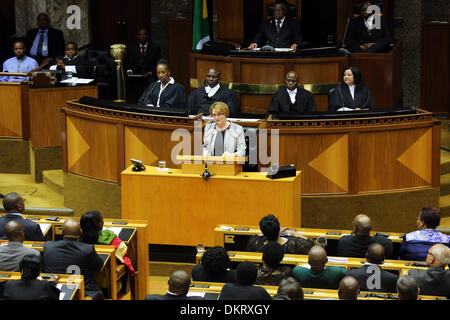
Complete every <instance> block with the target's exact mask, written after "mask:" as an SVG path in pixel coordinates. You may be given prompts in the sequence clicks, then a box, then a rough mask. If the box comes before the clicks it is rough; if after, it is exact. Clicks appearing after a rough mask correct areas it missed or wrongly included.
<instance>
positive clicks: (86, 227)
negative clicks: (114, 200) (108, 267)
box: [80, 210, 134, 276]
mask: <svg viewBox="0 0 450 320" xmlns="http://www.w3.org/2000/svg"><path fill="white" fill-rule="evenodd" d="M80 227H81V237H80V241H81V242H84V243H89V244H103V245H111V246H114V247H115V248H116V258H117V259H118V260H119V261H120V262H121V263H123V264H124V265H125V266H126V267H127V269H128V271H129V272H130V275H131V276H134V268H133V265H132V264H131V260H130V258H129V257H128V256H127V250H128V248H127V245H126V244H125V242H123V241H122V240H120V238H119V237H118V236H116V234H115V233H114V232H112V231H111V230H103V216H102V215H101V213H100V212H98V211H97V210H91V211H88V212H86V213H84V214H83V215H82V216H81V219H80Z"/></svg>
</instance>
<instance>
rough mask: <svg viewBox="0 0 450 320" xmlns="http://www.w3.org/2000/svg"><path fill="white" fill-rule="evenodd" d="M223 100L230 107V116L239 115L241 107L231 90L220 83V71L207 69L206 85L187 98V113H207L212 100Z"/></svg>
mask: <svg viewBox="0 0 450 320" xmlns="http://www.w3.org/2000/svg"><path fill="white" fill-rule="evenodd" d="M217 101H221V102H224V103H225V104H226V105H227V106H228V108H229V109H230V115H231V117H239V114H240V113H241V109H240V106H239V101H238V99H237V97H236V94H235V93H234V91H233V90H230V89H228V88H226V87H224V86H221V85H220V72H219V71H218V70H216V69H213V68H211V69H209V70H208V72H207V73H206V86H203V87H200V88H197V89H195V90H194V91H193V92H192V93H191V94H190V95H189V98H188V99H187V103H186V105H187V109H188V110H189V114H199V113H203V115H209V109H210V107H211V105H212V104H213V103H214V102H217Z"/></svg>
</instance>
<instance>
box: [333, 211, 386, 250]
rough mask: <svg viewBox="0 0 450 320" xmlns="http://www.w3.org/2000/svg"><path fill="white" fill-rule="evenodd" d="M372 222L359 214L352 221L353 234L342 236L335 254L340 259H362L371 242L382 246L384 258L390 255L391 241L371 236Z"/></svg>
mask: <svg viewBox="0 0 450 320" xmlns="http://www.w3.org/2000/svg"><path fill="white" fill-rule="evenodd" d="M371 230H372V221H371V219H370V218H369V217H368V216H366V215H365V214H359V215H357V216H356V217H355V219H354V220H353V232H352V234H351V235H348V236H343V237H341V239H340V240H339V242H338V248H337V252H338V255H339V256H341V257H355V258H364V257H365V256H366V251H367V248H368V247H369V245H370V244H371V243H372V242H378V243H380V244H382V245H383V247H384V252H385V258H389V257H391V255H392V251H393V245H392V241H391V240H389V239H387V238H386V237H384V236H376V235H375V236H371V235H370V231H371Z"/></svg>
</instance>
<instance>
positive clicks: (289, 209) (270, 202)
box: [122, 157, 301, 246]
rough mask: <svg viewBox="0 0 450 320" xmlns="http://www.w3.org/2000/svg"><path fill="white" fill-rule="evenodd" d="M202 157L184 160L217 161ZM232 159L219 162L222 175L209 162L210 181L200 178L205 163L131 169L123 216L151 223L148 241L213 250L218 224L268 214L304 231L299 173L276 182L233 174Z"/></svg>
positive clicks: (125, 186)
mask: <svg viewBox="0 0 450 320" xmlns="http://www.w3.org/2000/svg"><path fill="white" fill-rule="evenodd" d="M200 158H202V157H199V158H192V157H188V158H184V161H185V162H188V161H192V160H194V159H196V160H197V161H212V160H217V159H212V158H211V157H208V158H207V159H200ZM219 158H221V157H219ZM234 160H236V161H234V162H231V161H230V162H231V163H229V164H222V165H220V164H216V166H218V167H220V166H222V167H223V168H219V170H218V171H213V170H215V168H214V166H213V165H212V164H210V165H211V176H210V177H209V178H208V179H204V178H203V177H202V175H201V174H202V173H203V172H204V171H205V163H204V162H203V163H200V164H194V163H191V164H188V163H185V164H184V166H182V168H181V169H162V170H161V169H159V168H157V167H152V166H147V167H146V169H145V170H144V171H141V172H134V171H132V166H130V167H129V168H127V169H126V170H125V171H123V172H122V217H123V218H129V219H131V218H132V219H145V220H148V222H149V223H148V228H147V232H148V234H147V237H148V238H147V239H148V241H149V243H151V244H164V245H184V246H195V245H196V244H198V243H203V244H204V245H206V246H214V228H215V227H216V226H217V224H222V223H223V224H253V225H254V224H258V223H259V220H260V219H261V218H262V217H263V216H265V215H268V214H274V215H275V216H277V217H278V219H279V220H280V223H281V224H282V225H287V226H294V227H300V226H301V213H300V210H301V206H300V201H301V182H300V176H301V172H300V171H297V172H296V176H295V177H289V178H282V179H275V180H272V179H269V178H267V177H266V173H262V172H241V171H240V172H238V173H236V174H231V172H233V171H235V170H239V166H240V165H239V164H238V163H237V160H238V159H236V158H235V159H234ZM239 160H242V159H239ZM210 165H208V171H209V168H210ZM213 172H216V173H213ZM227 173H229V174H227Z"/></svg>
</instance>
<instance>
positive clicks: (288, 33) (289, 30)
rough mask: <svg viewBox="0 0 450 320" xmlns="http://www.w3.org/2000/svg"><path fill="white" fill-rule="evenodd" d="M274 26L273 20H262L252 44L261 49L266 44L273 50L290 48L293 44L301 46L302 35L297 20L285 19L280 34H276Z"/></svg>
mask: <svg viewBox="0 0 450 320" xmlns="http://www.w3.org/2000/svg"><path fill="white" fill-rule="evenodd" d="M275 25H276V22H275V18H270V19H266V20H264V21H263V22H262V23H261V25H260V27H259V30H258V33H257V34H256V37H255V39H254V40H253V41H252V43H257V44H258V47H263V46H265V45H266V44H267V45H270V46H272V47H274V48H290V47H291V46H292V45H293V44H294V43H296V44H297V45H298V46H301V44H302V34H301V30H300V23H299V21H298V20H297V19H293V18H289V17H286V18H285V19H284V22H283V25H282V26H281V29H280V33H277V30H276V27H275Z"/></svg>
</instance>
